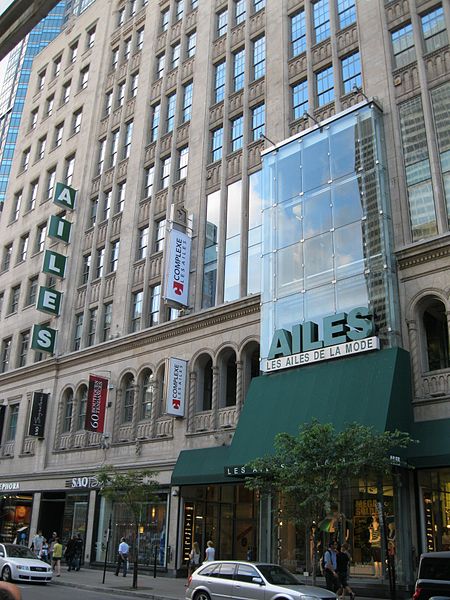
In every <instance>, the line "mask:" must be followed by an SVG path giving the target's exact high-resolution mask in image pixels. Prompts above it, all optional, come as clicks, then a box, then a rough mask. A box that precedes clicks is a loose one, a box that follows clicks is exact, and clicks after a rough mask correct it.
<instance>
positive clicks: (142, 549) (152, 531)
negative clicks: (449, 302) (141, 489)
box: [95, 493, 168, 567]
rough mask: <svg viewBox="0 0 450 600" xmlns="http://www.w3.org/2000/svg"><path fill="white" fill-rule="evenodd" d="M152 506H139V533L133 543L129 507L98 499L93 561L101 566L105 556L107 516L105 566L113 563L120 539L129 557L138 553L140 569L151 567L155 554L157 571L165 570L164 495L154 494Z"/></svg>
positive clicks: (133, 529)
mask: <svg viewBox="0 0 450 600" xmlns="http://www.w3.org/2000/svg"><path fill="white" fill-rule="evenodd" d="M157 497H158V499H157V500H156V502H148V503H142V505H141V514H140V520H139V529H138V531H139V533H138V537H137V539H135V523H134V517H133V515H132V513H131V511H130V509H129V507H128V506H127V505H126V504H125V503H123V502H114V503H111V502H110V501H107V500H105V499H104V498H101V500H100V508H99V514H98V521H97V523H98V525H97V542H96V544H95V550H96V551H95V560H96V561H97V562H103V561H104V560H105V552H106V534H107V531H108V522H109V518H110V515H111V526H112V527H111V537H110V540H109V545H108V555H107V560H108V562H112V563H114V562H115V561H116V555H117V548H118V547H119V543H120V538H122V537H124V538H125V539H126V540H127V543H128V544H129V545H130V555H131V556H134V550H135V548H137V551H138V562H139V564H140V565H143V566H148V567H150V566H153V564H154V560H155V554H156V564H157V566H158V567H165V566H166V562H167V560H166V552H167V545H166V544H167V540H166V528H167V498H168V496H167V494H166V493H160V494H158V496H157Z"/></svg>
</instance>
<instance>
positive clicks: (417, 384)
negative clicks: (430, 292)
mask: <svg viewBox="0 0 450 600" xmlns="http://www.w3.org/2000/svg"><path fill="white" fill-rule="evenodd" d="M406 325H407V327H408V336H409V347H410V350H411V362H412V372H413V386H414V398H420V397H422V395H423V394H422V385H421V373H422V366H421V360H420V347H419V336H418V332H417V321H415V320H410V321H406Z"/></svg>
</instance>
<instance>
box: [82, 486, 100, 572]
mask: <svg viewBox="0 0 450 600" xmlns="http://www.w3.org/2000/svg"><path fill="white" fill-rule="evenodd" d="M96 497H97V492H96V491H95V490H91V491H90V492H89V507H88V515H87V525H86V538H85V539H84V540H83V542H84V562H85V563H86V564H89V563H90V562H91V548H92V538H93V534H94V518H95V500H96Z"/></svg>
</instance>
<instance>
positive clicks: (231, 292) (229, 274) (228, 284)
mask: <svg viewBox="0 0 450 600" xmlns="http://www.w3.org/2000/svg"><path fill="white" fill-rule="evenodd" d="M239 264H240V253H239V252H235V253H234V254H230V255H228V256H226V258H225V283H224V291H223V299H224V302H230V301H231V300H236V299H237V298H239V274H240V268H239Z"/></svg>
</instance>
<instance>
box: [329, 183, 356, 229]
mask: <svg viewBox="0 0 450 600" xmlns="http://www.w3.org/2000/svg"><path fill="white" fill-rule="evenodd" d="M332 202H333V226H334V227H340V226H341V225H347V223H353V222H354V221H359V220H361V219H362V217H363V210H362V204H361V195H360V191H359V184H358V179H357V178H356V177H352V179H350V180H348V181H344V182H342V183H340V184H338V185H335V186H333V188H332Z"/></svg>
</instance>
